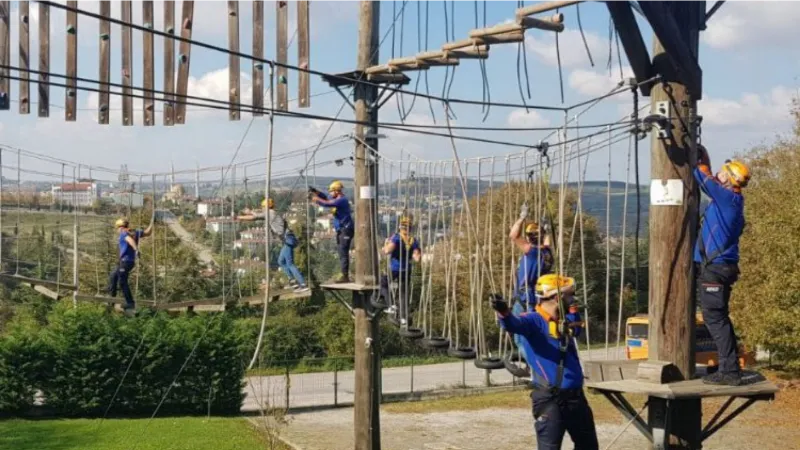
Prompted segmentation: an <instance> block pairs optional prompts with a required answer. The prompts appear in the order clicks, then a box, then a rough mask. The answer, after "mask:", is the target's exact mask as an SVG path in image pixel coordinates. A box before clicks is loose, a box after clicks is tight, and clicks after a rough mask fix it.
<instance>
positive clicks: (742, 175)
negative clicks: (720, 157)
mask: <svg viewBox="0 0 800 450" xmlns="http://www.w3.org/2000/svg"><path fill="white" fill-rule="evenodd" d="M722 170H724V171H725V173H727V174H728V179H729V180H730V183H731V185H733V186H734V187H739V188H743V187H746V186H747V183H749V182H750V169H749V168H748V167H747V166H746V165H745V164H744V163H743V162H741V161H735V160H728V161H726V162H725V164H723V165H722Z"/></svg>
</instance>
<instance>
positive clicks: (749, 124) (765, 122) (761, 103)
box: [698, 86, 797, 132]
mask: <svg viewBox="0 0 800 450" xmlns="http://www.w3.org/2000/svg"><path fill="white" fill-rule="evenodd" d="M796 95H797V92H796V91H795V90H793V89H790V88H787V87H784V86H776V87H774V88H772V89H771V90H770V91H769V92H768V93H765V94H761V95H759V94H754V93H744V94H742V96H741V98H740V99H739V100H731V99H717V98H706V99H704V100H701V101H700V102H699V103H698V111H699V113H700V114H701V115H702V116H703V125H706V126H718V127H729V128H734V127H735V128H736V129H737V130H741V129H743V128H752V129H759V130H764V131H766V130H769V131H770V132H772V131H775V129H776V126H780V125H785V124H787V123H789V122H790V121H791V114H790V107H791V102H792V99H793V98H795V97H796Z"/></svg>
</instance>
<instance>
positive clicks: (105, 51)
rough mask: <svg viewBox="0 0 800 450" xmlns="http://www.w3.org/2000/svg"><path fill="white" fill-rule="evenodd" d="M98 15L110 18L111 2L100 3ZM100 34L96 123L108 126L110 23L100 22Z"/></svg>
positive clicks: (106, 21)
mask: <svg viewBox="0 0 800 450" xmlns="http://www.w3.org/2000/svg"><path fill="white" fill-rule="evenodd" d="M100 15H101V16H103V17H111V2H110V1H101V2H100ZM99 28H100V29H99V31H100V34H99V36H98V39H100V51H99V54H100V61H99V64H98V66H97V70H98V72H99V73H98V76H99V79H100V85H99V86H98V89H99V90H100V92H99V96H98V100H97V123H99V124H102V125H108V121H109V115H110V107H109V101H110V99H111V98H110V97H111V94H110V89H111V86H109V84H108V83H110V82H111V22H109V21H108V20H101V21H100V27H99Z"/></svg>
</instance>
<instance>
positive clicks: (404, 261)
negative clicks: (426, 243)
mask: <svg viewBox="0 0 800 450" xmlns="http://www.w3.org/2000/svg"><path fill="white" fill-rule="evenodd" d="M412 225H413V219H412V218H411V217H409V216H403V217H401V218H400V225H399V229H398V232H397V233H395V234H393V235H392V236H391V237H389V238H387V239H386V242H384V244H383V249H382V250H383V254H384V255H389V256H390V263H389V268H390V274H391V281H392V282H394V283H397V284H398V298H397V300H398V301H397V304H398V306H399V308H398V309H397V311H396V316H395V317H396V318H398V319H399V320H398V322H399V323H400V326H401V327H406V328H407V327H408V326H410V325H411V323H410V319H409V312H410V311H409V301H410V299H411V271H412V264H411V261H412V259H413V260H414V262H419V261H420V260H421V259H422V250H420V247H419V241H418V240H417V239H416V238H414V237H413V236H412V235H411V227H412ZM381 290H382V291H383V292H382V295H384V298H388V296H389V295H390V293H389V280H386V277H385V276H384V277H383V279H382V280H381Z"/></svg>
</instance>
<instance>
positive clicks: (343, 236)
mask: <svg viewBox="0 0 800 450" xmlns="http://www.w3.org/2000/svg"><path fill="white" fill-rule="evenodd" d="M354 232H355V230H354V229H353V227H347V228H340V229H339V230H338V231H337V232H336V246H337V247H338V249H339V265H340V266H341V269H342V274H344V275H347V274H349V273H350V244H351V243H352V241H353V235H354Z"/></svg>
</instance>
